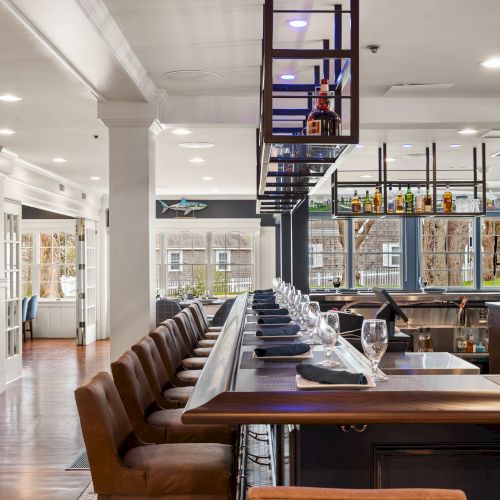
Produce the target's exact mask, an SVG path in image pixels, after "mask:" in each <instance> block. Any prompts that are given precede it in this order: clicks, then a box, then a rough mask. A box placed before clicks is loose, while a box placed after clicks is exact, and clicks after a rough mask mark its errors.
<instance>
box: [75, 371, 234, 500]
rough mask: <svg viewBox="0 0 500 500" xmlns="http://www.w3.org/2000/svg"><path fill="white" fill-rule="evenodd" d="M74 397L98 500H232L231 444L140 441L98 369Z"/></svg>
mask: <svg viewBox="0 0 500 500" xmlns="http://www.w3.org/2000/svg"><path fill="white" fill-rule="evenodd" d="M75 399H76V404H77V407H78V413H79V414H80V423H81V426H82V433H83V439H84V441H85V447H86V449H87V454H88V457H89V463H90V472H91V474H92V481H93V483H94V491H95V492H96V493H97V498H98V499H99V500H111V499H112V500H122V499H123V500H144V499H145V498H147V497H156V498H159V499H160V498H161V499H164V500H168V499H172V500H174V499H175V500H177V499H179V498H186V499H188V498H196V499H200V500H214V499H217V500H229V499H231V498H232V493H233V492H234V475H233V474H232V469H233V467H232V459H231V447H230V446H228V445H226V444H216V443H201V444H200V443H175V444H158V445H155V444H146V443H144V442H143V441H141V440H140V439H139V438H138V437H137V436H136V434H135V433H134V431H133V429H132V426H131V424H130V421H129V419H128V417H127V413H126V411H125V408H124V407H123V404H122V402H121V400H120V396H119V394H118V391H117V389H116V387H115V384H114V383H113V380H112V378H111V375H110V374H109V373H105V372H101V373H98V374H97V375H96V376H94V377H93V378H92V379H91V380H90V381H89V382H87V383H86V384H85V385H83V386H81V387H79V388H78V389H76V391H75Z"/></svg>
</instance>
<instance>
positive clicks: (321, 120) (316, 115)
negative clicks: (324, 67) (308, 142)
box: [306, 78, 342, 136]
mask: <svg viewBox="0 0 500 500" xmlns="http://www.w3.org/2000/svg"><path fill="white" fill-rule="evenodd" d="M306 134H307V135H327V136H340V135H341V134H342V123H341V120H340V116H339V115H338V114H337V113H335V111H332V110H331V109H330V87H329V85H328V80H327V79H326V78H323V79H322V80H321V87H320V90H319V96H318V97H317V104H316V107H315V108H314V109H313V110H312V111H311V112H310V113H309V116H308V117H307V128H306Z"/></svg>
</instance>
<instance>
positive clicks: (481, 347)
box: [476, 339, 486, 352]
mask: <svg viewBox="0 0 500 500" xmlns="http://www.w3.org/2000/svg"><path fill="white" fill-rule="evenodd" d="M476 352H486V347H485V345H484V341H483V339H479V342H478V343H477V345H476Z"/></svg>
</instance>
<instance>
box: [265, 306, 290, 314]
mask: <svg viewBox="0 0 500 500" xmlns="http://www.w3.org/2000/svg"><path fill="white" fill-rule="evenodd" d="M257 312H258V314H260V315H261V316H288V309H285V308H284V307H282V308H281V309H259V310H258V311H257Z"/></svg>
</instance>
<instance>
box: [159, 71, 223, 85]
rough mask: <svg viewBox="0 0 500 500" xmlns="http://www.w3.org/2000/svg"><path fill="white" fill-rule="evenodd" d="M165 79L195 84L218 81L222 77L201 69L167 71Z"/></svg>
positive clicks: (164, 74)
mask: <svg viewBox="0 0 500 500" xmlns="http://www.w3.org/2000/svg"><path fill="white" fill-rule="evenodd" d="M162 76H164V77H165V78H169V79H170V80H177V81H182V82H194V81H199V80H212V79H216V80H218V79H219V78H220V75H219V74H218V73H214V72H213V71H204V70H201V69H178V70H175V71H167V72H166V73H163V75H162Z"/></svg>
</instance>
